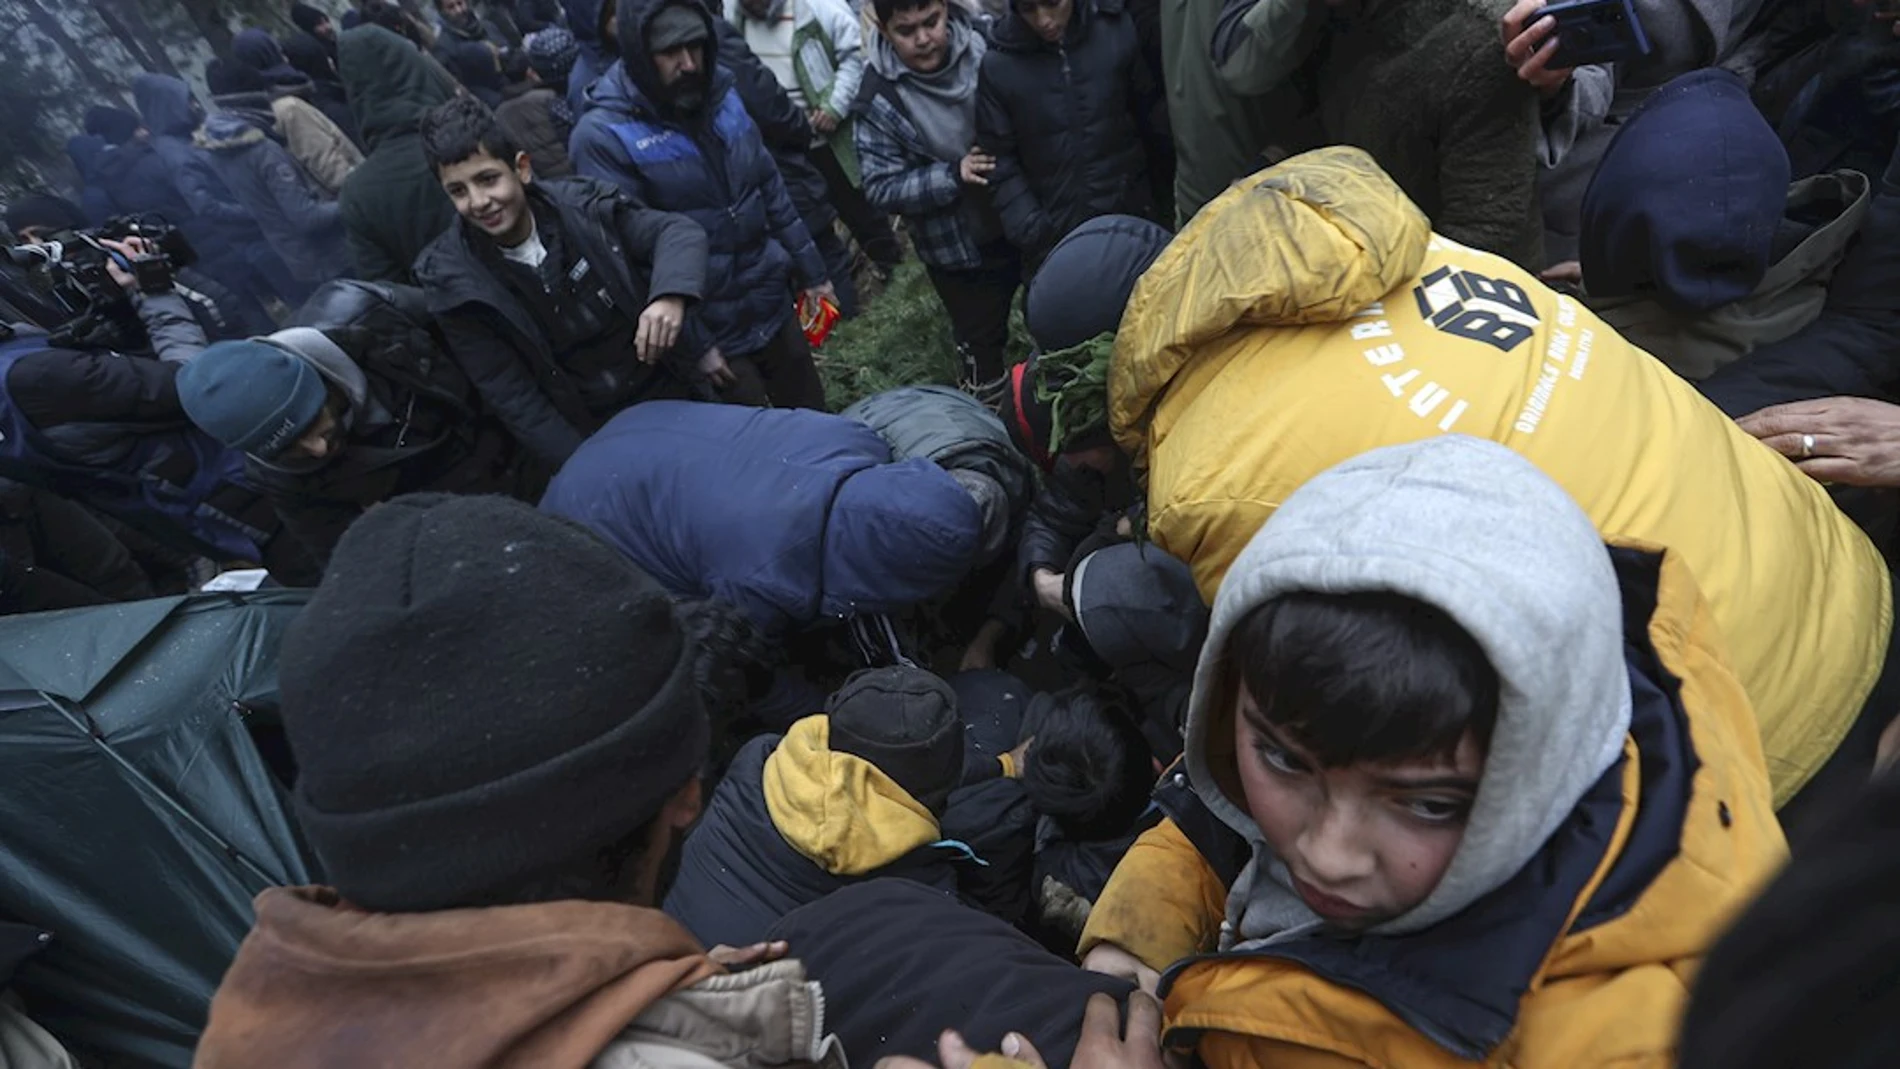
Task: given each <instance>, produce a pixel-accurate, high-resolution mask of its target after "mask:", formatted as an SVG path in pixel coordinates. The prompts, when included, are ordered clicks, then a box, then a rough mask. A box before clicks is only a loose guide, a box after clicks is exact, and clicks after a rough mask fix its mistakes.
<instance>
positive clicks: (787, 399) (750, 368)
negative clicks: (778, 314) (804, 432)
mask: <svg viewBox="0 0 1900 1069" xmlns="http://www.w3.org/2000/svg"><path fill="white" fill-rule="evenodd" d="M726 363H727V365H728V366H730V367H731V368H732V375H733V378H734V379H736V380H737V381H736V382H734V383H733V384H732V386H730V387H729V388H727V389H726V390H724V391H722V392H721V395H720V396H721V398H722V399H723V400H725V401H729V402H731V403H733V404H741V405H765V404H767V403H768V402H769V403H770V404H773V405H776V406H777V407H779V408H811V409H816V410H818V411H820V412H823V411H824V410H825V384H824V382H822V381H821V380H820V379H819V378H818V368H817V367H816V366H814V365H813V364H812V362H811V346H810V345H808V344H806V342H805V331H804V330H803V329H802V328H800V327H799V325H798V317H797V316H793V315H788V316H786V317H785V322H784V324H783V325H782V326H780V327H779V331H778V333H777V334H775V335H773V336H772V340H771V341H769V342H767V343H766V346H765V348H763V349H760V350H759V351H758V352H756V353H747V354H745V355H744V356H738V357H735V356H733V355H732V354H730V353H728V354H726Z"/></svg>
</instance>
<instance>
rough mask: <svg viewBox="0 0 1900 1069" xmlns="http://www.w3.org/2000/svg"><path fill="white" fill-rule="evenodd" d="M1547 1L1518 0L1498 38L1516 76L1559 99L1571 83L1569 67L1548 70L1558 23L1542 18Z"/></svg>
mask: <svg viewBox="0 0 1900 1069" xmlns="http://www.w3.org/2000/svg"><path fill="white" fill-rule="evenodd" d="M1543 9H1544V0H1517V3H1516V4H1515V5H1514V6H1513V7H1512V8H1511V10H1509V11H1507V12H1505V13H1504V18H1503V19H1501V20H1499V22H1498V36H1500V37H1501V38H1503V40H1504V62H1506V63H1509V64H1510V65H1511V66H1512V67H1513V68H1515V69H1516V71H1517V76H1518V77H1519V78H1521V79H1523V80H1524V81H1525V82H1528V83H1530V85H1531V86H1532V87H1533V88H1535V89H1536V90H1537V91H1538V92H1539V93H1542V94H1544V95H1545V96H1547V97H1548V96H1556V95H1557V92H1558V91H1559V90H1561V89H1562V88H1563V87H1564V84H1565V83H1567V82H1569V81H1570V68H1569V67H1559V68H1556V69H1551V68H1550V67H1549V63H1550V57H1551V56H1552V55H1553V54H1555V53H1556V51H1557V34H1556V29H1557V20H1556V19H1553V18H1540V17H1539V16H1538V12H1540V11H1542V10H1543Z"/></svg>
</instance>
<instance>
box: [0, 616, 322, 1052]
mask: <svg viewBox="0 0 1900 1069" xmlns="http://www.w3.org/2000/svg"><path fill="white" fill-rule="evenodd" d="M306 597H307V592H300V591H270V592H263V593H256V594H244V595H235V594H205V595H198V596H196V597H180V598H161V599H157V600H153V601H141V602H131V603H128V604H123V605H111V606H104V607H100V608H91V609H75V610H71V611H67V612H54V613H36V614H33V615H29V616H12V617H0V915H4V916H5V917H10V918H12V919H15V920H19V921H23V922H26V923H28V924H31V925H34V926H36V927H38V928H40V929H43V930H45V931H47V932H50V933H52V936H53V939H52V942H51V943H50V944H49V946H48V948H47V950H46V952H45V953H43V954H40V955H37V956H36V957H34V958H33V959H32V961H31V962H30V963H28V964H27V965H25V966H24V967H22V969H21V970H20V972H19V974H18V975H17V976H16V978H15V984H14V986H15V988H16V989H17V990H18V991H19V992H20V993H21V994H22V995H23V996H24V997H25V998H26V999H27V1000H28V1003H29V1005H30V1006H31V1008H32V1010H33V1012H34V1015H35V1017H36V1019H37V1020H38V1021H39V1022H40V1023H41V1024H42V1025H44V1026H45V1027H46V1028H48V1029H49V1030H51V1031H52V1032H53V1033H54V1034H56V1035H58V1036H59V1037H60V1039H61V1040H63V1041H64V1042H66V1043H68V1044H69V1045H71V1046H74V1047H77V1048H83V1049H86V1050H90V1051H95V1052H97V1053H99V1054H102V1055H106V1056H108V1057H111V1058H113V1059H114V1060H115V1063H116V1062H117V1061H120V1060H123V1061H125V1062H129V1063H131V1064H150V1065H161V1066H179V1067H181V1069H182V1067H184V1066H188V1065H189V1064H190V1062H191V1052H192V1048H193V1046H194V1044H195V1043H196V1041H197V1037H198V1033H199V1032H200V1031H201V1030H202V1029H203V1027H204V1020H205V1011H206V1008H207V1006H208V1005H209V1003H210V1000H211V994H212V992H213V991H214V990H215V989H216V988H217V985H218V980H219V978H220V977H222V976H223V974H224V970H225V968H226V966H228V965H229V964H230V962H231V958H232V956H233V955H234V954H235V953H236V952H237V945H238V942H239V940H241V939H242V938H243V937H244V933H245V932H246V931H247V930H249V928H250V924H251V899H252V897H253V896H254V895H256V893H257V892H258V891H259V890H261V889H263V888H265V887H268V886H272V885H275V884H301V883H310V882H313V877H314V874H315V865H314V863H313V861H312V859H311V857H310V854H309V851H308V850H307V849H306V848H305V847H304V845H303V844H302V842H301V841H300V839H299V837H298V833H297V830H296V825H295V822H294V820H293V819H292V817H291V816H290V813H289V811H288V805H287V802H286V799H285V795H284V789H283V785H282V784H281V783H280V782H279V781H278V778H277V776H276V775H274V774H273V772H272V771H271V769H270V767H269V766H268V764H267V762H266V760H265V758H264V756H263V753H264V752H268V751H269V749H270V748H269V747H268V746H267V747H266V749H265V750H264V751H260V749H259V747H258V745H257V744H256V742H254V734H257V733H262V734H263V735H264V736H265V738H266V739H268V738H269V736H270V734H271V733H272V732H274V730H275V727H276V708H277V647H278V643H279V641H280V640H281V638H282V636H283V633H284V629H285V628H286V627H287V626H289V624H290V621H291V620H292V619H293V618H294V617H295V616H296V614H297V611H298V610H299V609H300V608H301V607H302V606H303V603H304V601H305V599H306ZM0 919H3V918H0Z"/></svg>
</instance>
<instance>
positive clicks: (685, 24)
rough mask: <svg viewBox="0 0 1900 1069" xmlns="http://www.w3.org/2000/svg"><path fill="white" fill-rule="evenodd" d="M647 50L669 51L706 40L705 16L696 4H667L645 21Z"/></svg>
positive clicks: (651, 51) (652, 51)
mask: <svg viewBox="0 0 1900 1069" xmlns="http://www.w3.org/2000/svg"><path fill="white" fill-rule="evenodd" d="M646 29H647V34H646V36H647V45H646V47H647V52H649V53H659V52H670V51H672V50H673V49H675V48H679V47H680V46H682V45H690V44H698V43H700V42H702V41H704V40H706V38H707V36H708V31H707V28H706V16H705V14H704V13H703V12H702V11H701V10H700V8H699V6H698V5H697V4H668V5H666V6H665V7H663V8H661V9H660V11H659V13H658V14H656V15H654V16H653V18H652V19H651V20H649V21H648V22H647V27H646Z"/></svg>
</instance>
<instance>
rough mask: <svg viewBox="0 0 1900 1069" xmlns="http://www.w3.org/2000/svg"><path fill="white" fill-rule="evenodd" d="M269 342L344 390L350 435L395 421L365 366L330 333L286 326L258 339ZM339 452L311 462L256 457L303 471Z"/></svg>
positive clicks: (345, 430) (345, 421)
mask: <svg viewBox="0 0 1900 1069" xmlns="http://www.w3.org/2000/svg"><path fill="white" fill-rule="evenodd" d="M257 340H258V341H261V342H263V343H264V344H266V345H274V346H276V347H277V348H279V349H282V350H283V351H285V352H287V353H289V354H291V355H292V356H295V357H296V358H297V359H299V360H302V361H303V362H304V363H306V364H309V365H310V366H311V367H313V368H316V369H317V374H319V375H322V376H323V381H324V382H326V383H329V384H330V385H331V386H332V387H334V388H336V389H337V390H339V391H341V392H342V394H343V396H344V398H345V399H347V400H348V401H349V403H350V407H349V410H348V411H346V412H344V413H343V416H342V423H343V433H344V434H345V435H348V434H349V433H350V432H351V431H353V430H356V429H357V428H359V427H360V428H364V429H368V428H372V427H381V426H384V425H385V424H388V423H389V422H391V421H392V419H393V418H394V417H392V416H391V415H390V414H389V412H388V410H386V409H385V408H383V406H382V404H381V403H379V402H378V401H377V400H376V398H375V397H373V396H371V394H370V392H369V378H368V377H367V376H365V375H364V374H363V369H362V368H360V367H357V366H356V361H354V360H351V359H350V356H349V354H348V353H346V352H344V351H343V349H342V348H341V347H340V346H338V345H337V343H335V342H333V341H331V340H330V337H329V335H327V334H325V333H323V332H322V331H320V330H318V329H317V328H315V327H286V328H285V329H283V330H280V331H278V332H277V333H275V334H270V335H266V336H265V337H262V338H259V339H257ZM336 458H337V454H332V455H330V456H328V457H325V458H323V459H322V460H319V461H315V462H311V463H307V464H280V463H271V462H268V461H263V460H258V459H257V458H256V457H252V458H251V459H252V461H253V462H255V463H258V464H262V465H263V466H265V467H267V468H275V469H277V470H280V471H290V472H303V471H309V470H311V469H312V468H319V467H323V466H325V465H327V464H330V463H331V462H333V461H335V460H336Z"/></svg>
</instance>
